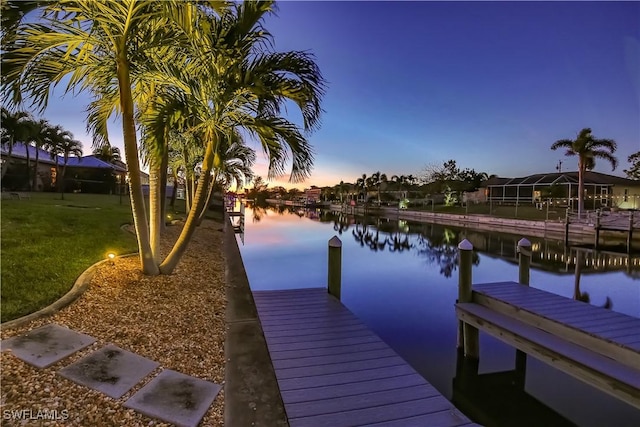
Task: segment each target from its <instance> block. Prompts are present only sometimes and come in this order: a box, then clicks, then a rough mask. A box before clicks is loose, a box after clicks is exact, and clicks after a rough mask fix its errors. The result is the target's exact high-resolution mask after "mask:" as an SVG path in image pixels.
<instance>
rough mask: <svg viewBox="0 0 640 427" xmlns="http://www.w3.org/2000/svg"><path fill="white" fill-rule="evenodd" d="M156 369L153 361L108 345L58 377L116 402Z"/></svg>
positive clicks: (73, 364) (63, 370)
mask: <svg viewBox="0 0 640 427" xmlns="http://www.w3.org/2000/svg"><path fill="white" fill-rule="evenodd" d="M158 366H160V364H159V363H157V362H154V361H153V360H149V359H147V358H145V357H142V356H138V355H137V354H134V353H131V352H130V351H127V350H123V349H121V348H119V347H117V346H115V345H113V344H109V345H106V346H104V347H102V348H101V349H100V350H97V351H94V352H93V353H91V354H89V355H88V356H86V357H83V358H82V359H80V360H78V361H77V362H75V363H72V364H71V365H69V366H67V367H65V368H63V369H61V370H60V372H58V373H59V374H60V375H62V376H63V377H65V378H67V379H70V380H71V381H74V382H76V383H78V384H82V385H84V386H87V387H89V388H92V389H94V390H98V391H100V392H102V393H104V394H106V395H107V396H109V397H112V398H114V399H119V398H120V397H122V396H123V395H124V394H125V393H126V392H127V391H129V390H131V388H132V387H133V386H134V385H136V384H137V383H139V382H140V381H141V380H142V379H143V378H144V377H146V376H147V375H149V374H150V373H151V371H153V370H154V369H156V368H157V367H158Z"/></svg>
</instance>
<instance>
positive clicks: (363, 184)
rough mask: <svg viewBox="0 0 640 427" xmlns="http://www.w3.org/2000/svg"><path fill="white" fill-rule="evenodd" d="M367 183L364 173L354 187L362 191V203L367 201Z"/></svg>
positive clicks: (367, 178)
mask: <svg viewBox="0 0 640 427" xmlns="http://www.w3.org/2000/svg"><path fill="white" fill-rule="evenodd" d="M368 183H369V177H368V176H367V174H366V173H363V174H362V176H361V177H360V178H358V179H357V180H356V187H358V188H361V189H362V194H363V195H364V201H365V202H366V201H367V184H368Z"/></svg>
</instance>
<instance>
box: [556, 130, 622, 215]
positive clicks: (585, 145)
mask: <svg viewBox="0 0 640 427" xmlns="http://www.w3.org/2000/svg"><path fill="white" fill-rule="evenodd" d="M558 148H565V149H566V150H567V151H566V153H565V155H566V156H578V217H580V216H581V215H582V211H583V210H584V174H585V172H586V171H587V170H591V169H593V168H594V167H595V164H596V159H604V160H606V161H608V162H609V163H611V167H612V169H613V170H615V168H616V166H617V165H618V159H616V158H615V157H614V156H613V153H615V151H616V148H617V144H616V142H615V141H614V140H612V139H596V138H594V137H593V135H592V134H591V129H589V128H584V129H582V130H581V131H580V132H579V133H578V136H577V138H576V139H575V140H571V139H560V140H558V141H556V142H554V143H553V144H552V145H551V149H552V150H557V149H558Z"/></svg>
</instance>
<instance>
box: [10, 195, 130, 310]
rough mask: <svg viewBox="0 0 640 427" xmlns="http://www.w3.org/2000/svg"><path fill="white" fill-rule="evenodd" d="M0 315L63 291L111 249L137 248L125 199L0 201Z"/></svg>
mask: <svg viewBox="0 0 640 427" xmlns="http://www.w3.org/2000/svg"><path fill="white" fill-rule="evenodd" d="M1 221H2V222H1V226H2V248H1V251H0V256H1V260H2V264H1V266H0V270H1V277H0V279H1V287H2V288H1V302H2V307H1V308H2V311H1V318H2V321H3V322H5V321H7V320H11V319H15V318H17V317H20V316H23V315H25V314H29V313H32V312H34V311H37V310H39V309H40V308H43V307H45V306H47V305H48V304H50V303H52V302H53V301H55V300H57V299H58V298H60V297H61V296H62V295H64V294H65V293H66V292H67V291H68V290H69V289H70V288H71V287H72V286H73V283H74V282H75V280H76V278H77V277H78V276H79V275H80V274H81V273H82V272H83V271H84V270H85V269H86V268H87V267H89V266H90V265H91V264H93V263H95V262H97V261H99V260H101V259H104V258H105V257H106V254H107V253H108V252H110V251H113V252H115V253H117V254H124V253H131V252H135V251H137V243H136V239H135V236H133V235H132V234H130V233H126V232H124V231H121V230H120V226H121V225H122V224H125V223H131V222H132V221H133V218H132V216H131V207H130V205H129V199H128V198H127V197H124V198H123V199H122V204H120V198H119V197H118V196H108V195H96V194H65V200H60V196H59V195H58V194H53V193H31V199H30V200H2V209H1Z"/></svg>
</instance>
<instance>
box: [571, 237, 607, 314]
mask: <svg viewBox="0 0 640 427" xmlns="http://www.w3.org/2000/svg"><path fill="white" fill-rule="evenodd" d="M582 263H583V261H582V251H581V250H579V249H577V250H576V269H575V281H574V283H573V299H574V300H576V301H582V302H586V303H587V304H590V303H591V296H590V295H589V292H582V291H581V290H580V278H581V276H582ZM612 307H613V302H612V301H611V298H609V296H607V297H606V299H605V302H604V304H603V305H602V308H608V309H611V308H612Z"/></svg>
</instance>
